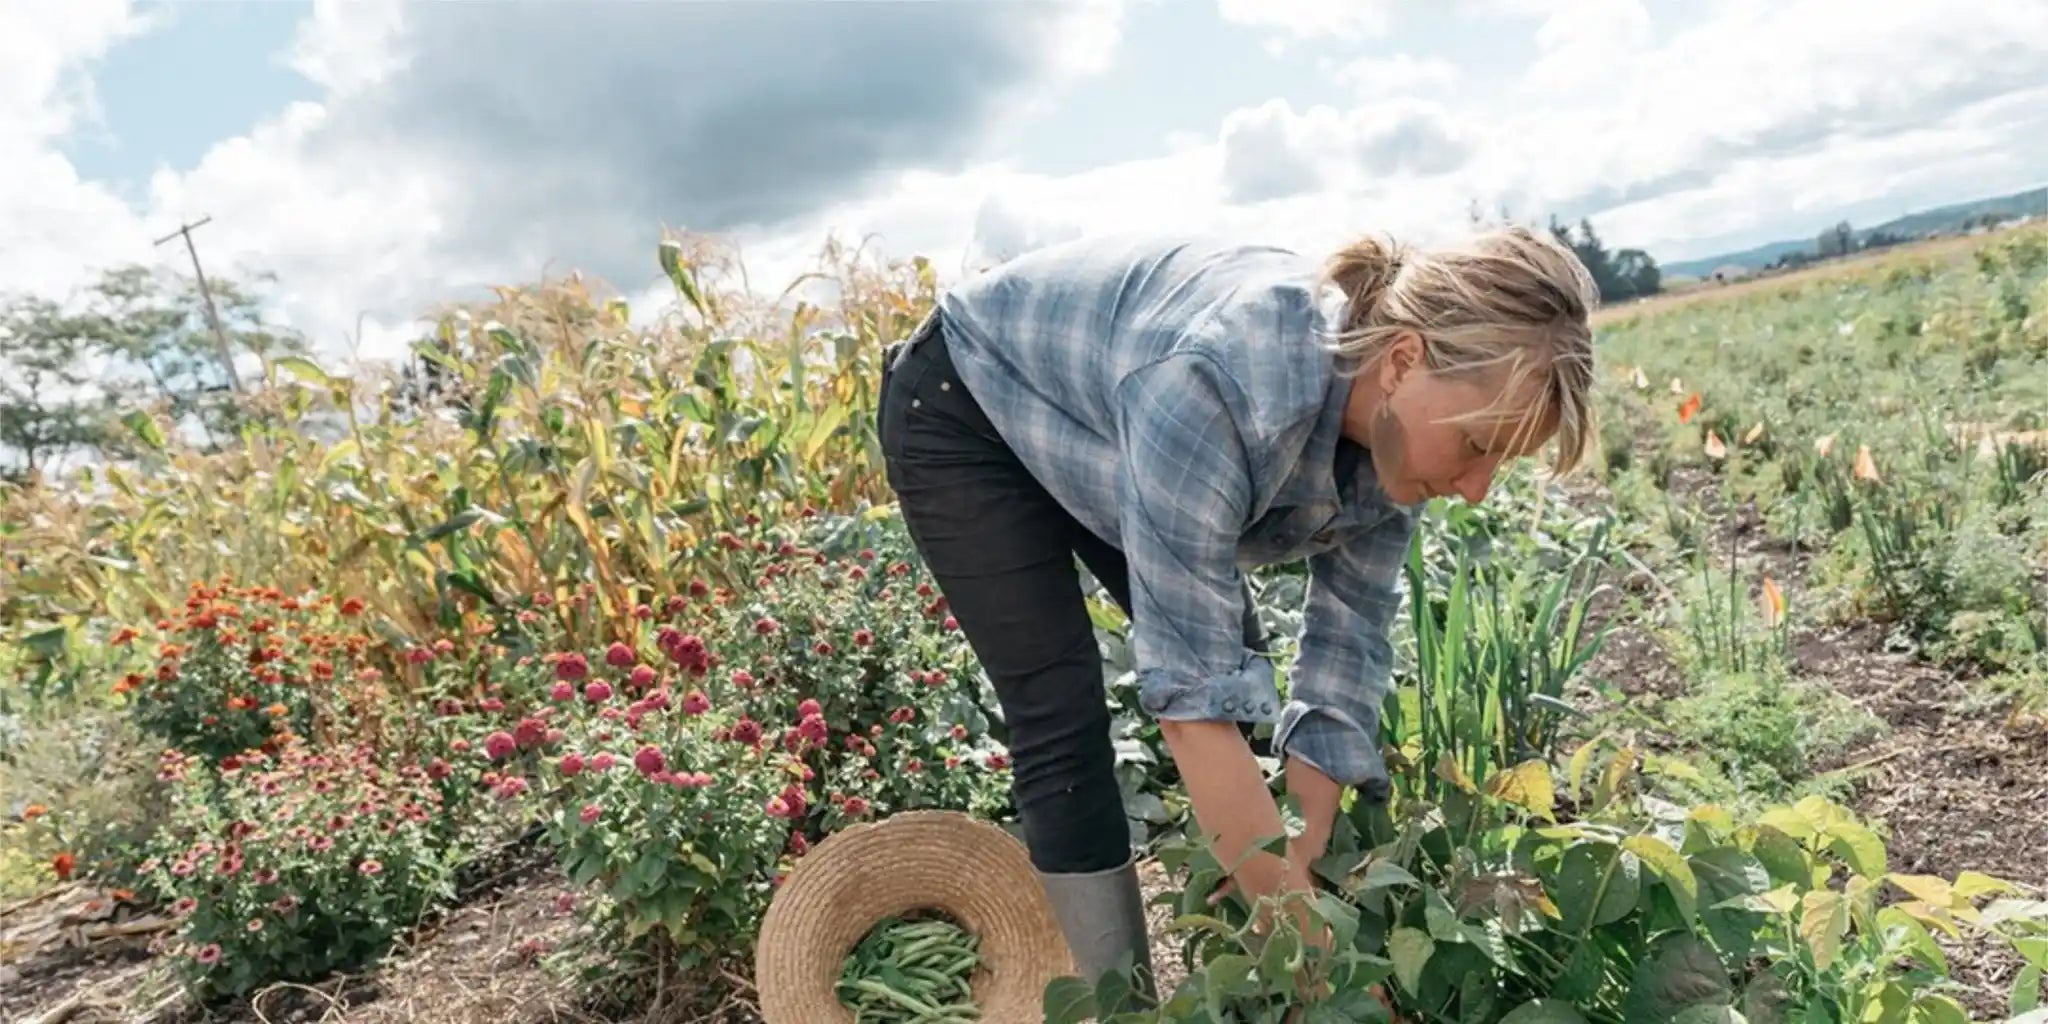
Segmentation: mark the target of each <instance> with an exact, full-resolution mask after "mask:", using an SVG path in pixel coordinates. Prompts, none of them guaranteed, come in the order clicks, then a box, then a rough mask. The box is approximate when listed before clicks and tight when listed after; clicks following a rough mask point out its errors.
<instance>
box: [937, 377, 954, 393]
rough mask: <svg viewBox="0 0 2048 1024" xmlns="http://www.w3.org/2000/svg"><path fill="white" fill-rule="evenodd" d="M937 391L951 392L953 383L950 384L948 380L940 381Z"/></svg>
mask: <svg viewBox="0 0 2048 1024" xmlns="http://www.w3.org/2000/svg"><path fill="white" fill-rule="evenodd" d="M939 390H940V391H951V390H953V382H952V381H950V380H942V381H940V382H939Z"/></svg>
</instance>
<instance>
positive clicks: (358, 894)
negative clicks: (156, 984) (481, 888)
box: [136, 744, 480, 995]
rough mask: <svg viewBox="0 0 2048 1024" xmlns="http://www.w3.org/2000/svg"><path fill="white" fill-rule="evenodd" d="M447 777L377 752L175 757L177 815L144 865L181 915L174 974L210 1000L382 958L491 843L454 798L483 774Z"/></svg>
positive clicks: (169, 772) (143, 874) (167, 764)
mask: <svg viewBox="0 0 2048 1024" xmlns="http://www.w3.org/2000/svg"><path fill="white" fill-rule="evenodd" d="M444 770H446V768H445V766H443V769H442V770H436V771H431V772H430V770H429V769H428V768H427V767H424V766H422V765H419V764H403V765H396V766H394V765H393V764H391V763H389V762H387V761H385V760H383V759H381V758H380V756H379V754H378V753H377V751H376V750H375V749H374V748H371V747H368V746H363V747H358V748H354V749H343V748H335V749H332V750H328V751H325V752H319V753H315V752H312V751H310V750H308V749H305V748H303V747H300V746H298V745H296V744H292V745H287V746H285V747H283V748H282V749H280V751H279V752H278V754H277V756H275V757H272V756H269V755H266V754H264V753H261V752H250V753H249V754H247V755H245V756H243V757H239V758H236V759H234V760H232V761H230V762H229V763H228V764H227V765H224V766H218V767H216V766H214V765H211V764H209V763H208V762H206V761H203V760H200V759H198V758H195V757H191V756H188V755H183V754H179V753H177V752H175V751H167V752H165V754H164V756H163V759H162V762H161V765H160V768H159V772H158V775H159V778H160V779H162V780H163V781H164V782H165V783H166V785H167V786H168V788H169V796H168V799H169V805H170V811H169V815H168V819H167V820H166V821H165V823H164V825H163V827H162V828H161V829H160V830H159V831H157V832H156V833H155V834H153V835H152V836H151V837H150V838H149V840H148V841H147V842H146V843H145V844H144V846H143V848H142V849H141V851H140V852H139V856H140V857H141V858H142V860H141V863H140V864H139V865H138V866H137V868H136V870H137V872H138V874H139V876H140V878H139V887H140V888H142V889H143V890H144V891H146V892H148V893H150V894H151V895H153V896H155V897H156V898H157V899H159V900H160V901H161V902H162V903H164V904H165V905H166V906H167V908H168V910H169V912H170V913H171V914H173V915H175V916H176V917H177V919H178V931H177V933H176V937H175V938H174V939H173V940H172V941H171V942H170V944H169V948H168V949H166V950H165V952H166V953H168V954H169V955H170V956H171V957H172V960H171V963H172V964H173V966H174V967H175V968H176V969H177V971H178V972H179V974H180V975H181V976H182V977H184V978H185V979H186V980H187V981H188V982H190V983H191V984H192V985H193V986H194V987H195V989H196V990H197V991H198V992H199V993H201V994H202V995H212V994H217V993H227V994H241V993H245V992H247V991H249V990H251V989H252V988H254V987H256V986H258V985H262V984H267V983H269V982H271V981H274V980H278V979H288V980H308V979H314V978H318V977H320V976H322V975H324V974H326V973H327V972H329V971H332V970H348V969H353V968H356V967H359V966H362V965H363V964H366V963H369V962H371V961H372V960H374V959H375V958H376V957H378V956H379V955H381V954H382V953H383V952H384V950H385V949H386V948H387V947H388V945H389V944H390V941H391V939H392V937H393V936H396V935H398V934H401V933H403V932H404V931H406V930H407V929H409V928H411V927H413V926H414V925H415V924H417V923H418V921H419V919H420V916H421V915H422V914H423V913H424V912H426V911H427V910H428V909H429V908H431V907H432V906H434V905H436V904H439V903H443V902H445V901H447V900H448V899H450V898H451V897H453V895H454V879H455V871H456V868H457V867H458V865H459V864H461V863H462V862H463V861H464V860H466V859H468V858H469V857H470V856H473V855H474V854H475V852H476V850H477V848H478V846H479V845H480V844H478V843H476V842H475V840H474V833H473V831H471V830H470V829H469V828H468V827H467V826H468V824H469V823H468V822H467V821H465V820H464V816H463V815H460V814H455V813H451V808H449V807H448V806H447V801H446V799H445V797H444V793H445V792H446V791H447V790H448V789H454V788H460V787H462V786H463V785H464V784H465V783H468V784H474V780H475V776H474V775H473V774H472V775H467V776H453V775H450V774H442V771H444ZM466 839H467V840H468V841H467V842H465V840H466Z"/></svg>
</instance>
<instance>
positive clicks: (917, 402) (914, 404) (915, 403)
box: [910, 398, 924, 409]
mask: <svg viewBox="0 0 2048 1024" xmlns="http://www.w3.org/2000/svg"><path fill="white" fill-rule="evenodd" d="M923 405H924V400H923V399H921V398H913V399H911V400H910V407H911V408H913V409H917V408H921V407H923Z"/></svg>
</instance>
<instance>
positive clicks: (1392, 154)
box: [1353, 101, 1473, 174]
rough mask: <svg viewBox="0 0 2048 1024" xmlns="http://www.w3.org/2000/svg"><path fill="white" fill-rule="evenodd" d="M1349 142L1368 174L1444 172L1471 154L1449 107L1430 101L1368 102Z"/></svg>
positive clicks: (1451, 169)
mask: <svg viewBox="0 0 2048 1024" xmlns="http://www.w3.org/2000/svg"><path fill="white" fill-rule="evenodd" d="M1361 115H1362V116H1361V117H1360V118H1359V119H1358V120H1357V121H1356V122H1355V123H1354V126H1353V131H1354V133H1355V135H1354V140H1355V141H1354V145H1355V148H1356V152H1357V153H1358V156H1359V159H1361V160H1362V161H1363V162H1364V164H1365V168H1364V169H1365V171H1366V172H1367V173H1369V174H1392V173H1401V172H1406V173H1410V174H1444V173H1447V172H1450V171H1454V170H1457V169H1458V168H1459V167H1462V166H1464V164H1465V161H1467V160H1469V159H1471V157H1472V151H1473V145H1472V142H1471V140H1470V139H1468V138H1467V137H1466V135H1465V133H1464V132H1463V131H1461V130H1460V129H1459V127H1458V124H1457V122H1456V121H1455V120H1454V119H1453V118H1452V117H1451V114H1450V112H1449V111H1447V110H1445V109H1444V108H1443V107H1441V106H1438V105H1436V104H1433V103H1423V102H1415V101H1404V102H1397V103H1394V104H1391V105H1388V106H1385V107H1384V108H1381V107H1379V106H1378V105H1368V106H1367V107H1365V108H1363V110H1362V111H1361Z"/></svg>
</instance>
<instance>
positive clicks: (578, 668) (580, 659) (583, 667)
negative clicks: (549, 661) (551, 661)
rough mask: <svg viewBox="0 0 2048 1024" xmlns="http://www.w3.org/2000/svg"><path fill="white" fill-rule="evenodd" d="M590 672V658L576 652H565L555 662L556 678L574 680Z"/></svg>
mask: <svg viewBox="0 0 2048 1024" xmlns="http://www.w3.org/2000/svg"><path fill="white" fill-rule="evenodd" d="M589 674H590V660H589V659H588V658H585V657H584V656H583V655H581V654H577V653H574V652H571V653H568V654H564V655H562V657H561V658H560V659H559V660H557V661H556V662H555V678H557V679H566V680H568V681H570V682H574V681H576V680H578V679H581V678H583V677H584V676H587V675H589Z"/></svg>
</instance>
